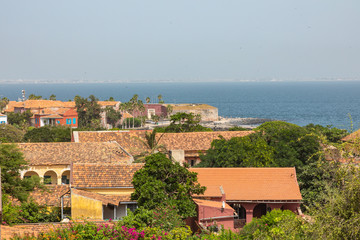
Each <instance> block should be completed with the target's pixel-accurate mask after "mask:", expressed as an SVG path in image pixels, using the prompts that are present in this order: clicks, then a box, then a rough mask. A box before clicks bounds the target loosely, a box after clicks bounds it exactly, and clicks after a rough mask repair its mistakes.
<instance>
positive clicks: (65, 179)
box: [61, 176, 70, 184]
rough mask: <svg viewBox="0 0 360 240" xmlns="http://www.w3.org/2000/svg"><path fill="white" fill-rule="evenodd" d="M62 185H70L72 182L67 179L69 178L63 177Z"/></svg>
mask: <svg viewBox="0 0 360 240" xmlns="http://www.w3.org/2000/svg"><path fill="white" fill-rule="evenodd" d="M61 183H62V184H69V183H70V180H69V179H68V178H67V176H61Z"/></svg>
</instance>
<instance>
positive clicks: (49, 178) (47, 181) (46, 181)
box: [44, 176, 51, 184]
mask: <svg viewBox="0 0 360 240" xmlns="http://www.w3.org/2000/svg"><path fill="white" fill-rule="evenodd" d="M44 184H51V176H44Z"/></svg>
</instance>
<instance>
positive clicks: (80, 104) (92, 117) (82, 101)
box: [74, 95, 101, 129]
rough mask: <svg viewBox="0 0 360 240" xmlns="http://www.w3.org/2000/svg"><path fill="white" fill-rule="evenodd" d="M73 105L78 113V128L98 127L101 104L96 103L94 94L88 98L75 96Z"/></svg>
mask: <svg viewBox="0 0 360 240" xmlns="http://www.w3.org/2000/svg"><path fill="white" fill-rule="evenodd" d="M74 100H75V106H76V111H77V113H78V122H79V128H90V129H97V128H100V113H101V106H100V105H99V104H98V101H99V99H97V98H96V97H95V96H94V95H90V96H89V98H82V97H80V96H75V99H74Z"/></svg>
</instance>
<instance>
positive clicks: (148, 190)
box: [131, 153, 205, 219]
mask: <svg viewBox="0 0 360 240" xmlns="http://www.w3.org/2000/svg"><path fill="white" fill-rule="evenodd" d="M132 184H133V186H134V189H135V191H134V193H132V194H131V199H132V200H136V201H137V203H138V205H139V206H140V207H144V208H145V209H149V210H152V209H156V208H157V207H159V206H164V205H167V206H173V207H175V208H174V211H176V212H177V213H178V214H179V215H180V216H181V217H182V218H183V219H185V218H187V217H192V216H195V215H196V211H195V208H196V205H195V204H194V202H193V200H192V197H191V196H192V195H194V194H203V193H204V192H205V187H201V186H200V184H199V183H197V173H194V172H190V171H189V170H188V169H187V168H185V167H182V166H180V164H179V163H178V162H174V161H172V160H170V159H169V158H167V157H166V155H165V154H163V153H156V154H153V155H150V156H148V157H146V159H145V165H144V167H143V168H141V169H140V170H139V171H137V172H136V173H135V174H134V177H133V181H132Z"/></svg>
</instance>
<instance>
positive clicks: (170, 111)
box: [166, 104, 174, 117]
mask: <svg viewBox="0 0 360 240" xmlns="http://www.w3.org/2000/svg"><path fill="white" fill-rule="evenodd" d="M173 110H174V107H173V106H171V105H170V104H168V105H167V106H166V114H167V117H170V116H171V113H172V112H173Z"/></svg>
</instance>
